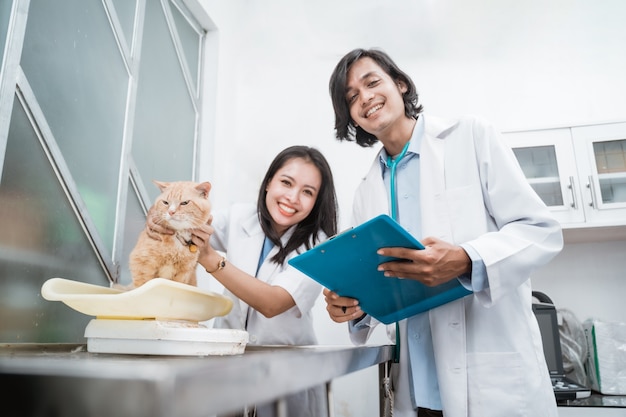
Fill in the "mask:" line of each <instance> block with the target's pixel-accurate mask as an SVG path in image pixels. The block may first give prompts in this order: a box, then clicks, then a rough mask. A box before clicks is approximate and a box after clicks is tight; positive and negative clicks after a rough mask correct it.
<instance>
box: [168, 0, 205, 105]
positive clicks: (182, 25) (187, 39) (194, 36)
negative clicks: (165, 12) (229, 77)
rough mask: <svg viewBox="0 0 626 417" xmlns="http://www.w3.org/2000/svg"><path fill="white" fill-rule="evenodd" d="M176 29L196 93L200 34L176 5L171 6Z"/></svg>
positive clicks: (196, 92)
mask: <svg viewBox="0 0 626 417" xmlns="http://www.w3.org/2000/svg"><path fill="white" fill-rule="evenodd" d="M172 15H173V16H174V22H175V23H176V31H177V32H178V36H179V37H180V41H181V43H182V45H183V49H184V51H185V58H186V61H187V66H188V67H189V71H190V72H191V78H192V79H191V82H192V88H193V91H194V93H195V94H198V61H199V59H200V56H199V55H200V34H199V33H198V32H196V30H195V29H194V28H193V26H191V25H190V24H189V22H188V21H187V19H186V18H185V16H183V15H182V14H181V12H180V10H179V9H178V8H177V7H176V6H172Z"/></svg>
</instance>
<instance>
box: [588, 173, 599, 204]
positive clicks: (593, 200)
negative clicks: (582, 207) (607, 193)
mask: <svg viewBox="0 0 626 417" xmlns="http://www.w3.org/2000/svg"><path fill="white" fill-rule="evenodd" d="M587 181H588V182H587V188H589V193H590V194H591V202H590V203H589V206H591V207H593V208H598V202H597V201H596V189H595V187H594V186H593V175H589V176H588V177H587Z"/></svg>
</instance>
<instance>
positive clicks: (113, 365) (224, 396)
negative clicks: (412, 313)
mask: <svg viewBox="0 0 626 417" xmlns="http://www.w3.org/2000/svg"><path fill="white" fill-rule="evenodd" d="M392 356H393V346H361V347H353V346H310V347H309V346H307V347H286V346H264V347H255V346H248V347H246V351H245V353H244V354H242V355H235V356H209V357H188V356H186V357H178V356H137V355H113V354H102V353H89V352H87V351H86V346H85V345H73V344H0V386H2V387H4V388H3V389H2V390H1V391H0V404H1V405H0V407H1V408H0V409H1V410H2V412H1V414H2V415H3V416H4V417H13V416H15V417H18V416H19V417H28V416H54V417H73V416H77V417H78V416H80V417H89V416H98V417H99V416H110V417H125V416H132V417H142V416H146V417H176V416H180V417H208V416H212V415H215V414H220V413H230V412H236V411H241V410H242V409H243V408H244V407H245V406H247V405H249V404H261V403H266V402H271V401H279V400H280V398H282V397H284V396H285V395H288V394H291V393H295V392H298V391H301V390H303V389H306V388H309V387H312V386H316V385H320V384H325V383H327V382H329V381H331V380H333V379H334V378H337V377H340V376H342V375H346V374H349V373H351V372H355V371H358V370H361V369H364V368H368V367H370V366H375V365H380V366H383V365H384V364H386V363H387V362H388V361H390V360H391V359H392Z"/></svg>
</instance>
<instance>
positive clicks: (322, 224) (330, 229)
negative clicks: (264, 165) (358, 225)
mask: <svg viewBox="0 0 626 417" xmlns="http://www.w3.org/2000/svg"><path fill="white" fill-rule="evenodd" d="M294 158H302V159H303V160H305V161H306V162H311V163H312V164H313V165H315V167H316V168H317V169H318V170H319V172H320V175H321V176H322V184H321V186H320V190H319V193H318V194H317V199H316V200H315V205H314V206H313V209H312V210H311V213H309V215H308V216H307V217H306V218H305V219H304V220H302V221H301V222H300V223H298V224H297V225H296V229H295V230H294V232H293V235H291V237H290V238H289V241H287V244H286V245H285V246H284V247H283V246H282V244H281V241H280V236H279V235H278V234H277V233H276V232H275V231H274V228H273V227H272V216H271V215H270V212H269V210H268V209H267V204H266V203H265V196H266V194H267V191H266V189H267V185H268V184H269V183H270V181H271V180H272V178H274V175H275V174H276V172H277V171H278V170H279V169H281V168H282V167H283V166H284V165H285V164H286V163H287V162H288V161H290V160H292V159H294ZM257 212H258V214H259V222H260V223H261V228H262V229H263V232H265V236H267V237H268V238H269V239H270V240H271V241H272V243H274V245H276V246H278V247H279V248H280V249H279V251H278V253H277V254H276V255H275V256H274V257H273V258H272V259H271V260H272V261H273V262H275V263H277V264H283V263H284V262H285V259H286V257H287V255H288V254H289V253H290V252H292V251H294V250H296V249H298V248H299V247H300V246H302V245H303V244H304V245H305V247H306V249H307V250H308V249H311V247H312V245H314V244H315V243H316V242H317V241H318V240H319V236H318V234H319V231H320V230H321V231H323V232H324V233H325V234H326V236H333V235H335V234H336V233H337V195H336V194H335V184H334V182H333V174H332V172H331V170H330V166H329V165H328V161H326V158H324V155H322V153H321V152H320V151H318V150H317V149H315V148H310V147H308V146H291V147H289V148H286V149H284V150H283V151H282V152H280V153H279V154H278V155H276V158H274V160H273V161H272V163H271V164H270V167H269V168H268V170H267V173H266V174H265V178H264V179H263V182H262V183H261V188H260V189H259V198H258V200H257Z"/></svg>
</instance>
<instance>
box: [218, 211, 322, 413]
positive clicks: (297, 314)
mask: <svg viewBox="0 0 626 417" xmlns="http://www.w3.org/2000/svg"><path fill="white" fill-rule="evenodd" d="M212 226H213V227H214V229H215V231H214V233H213V235H212V236H211V245H212V246H213V247H214V248H215V249H216V250H218V251H221V252H225V254H226V257H227V258H228V262H231V263H232V264H233V265H236V266H237V267H238V268H239V269H241V270H243V271H245V272H247V273H248V274H250V275H252V276H254V275H255V272H256V268H257V264H258V261H259V256H260V255H261V249H262V247H263V240H264V239H265V234H264V233H263V230H262V229H261V225H260V223H259V220H258V216H257V211H256V206H254V205H249V204H246V205H243V204H236V205H234V206H232V207H231V208H230V210H228V211H227V212H216V213H214V217H213V222H212ZM292 233H293V228H291V229H289V230H287V232H285V234H284V235H283V236H282V238H281V239H282V241H283V243H286V242H287V240H288V239H289V237H290V236H291V234H292ZM325 238H326V236H325V235H324V234H323V233H320V239H321V240H324V239H325ZM300 249H301V250H300V252H304V250H305V248H304V247H302V248H300ZM277 252H278V248H277V247H276V246H274V247H273V248H272V250H271V251H270V253H269V254H268V255H267V257H266V258H265V260H264V261H263V264H262V265H261V267H260V269H259V273H258V275H257V279H260V280H261V281H263V282H267V283H268V284H270V285H277V286H280V287H282V288H284V289H285V290H287V292H289V294H291V296H292V297H293V299H294V301H295V303H296V305H295V306H294V307H292V308H290V309H289V310H287V311H285V312H284V313H282V314H279V315H278V316H275V317H272V318H267V317H265V316H263V315H262V314H261V313H259V312H258V311H256V310H254V309H252V308H250V307H249V306H248V304H246V303H245V302H244V301H242V300H240V299H238V298H237V297H235V295H233V294H232V293H231V292H230V291H228V290H225V291H224V294H225V295H226V296H228V297H230V298H232V300H233V308H232V310H231V311H230V313H229V314H228V315H226V316H224V317H218V318H216V319H215V327H219V328H229V329H245V330H247V331H248V335H249V344H251V345H315V344H317V337H316V336H315V331H314V329H313V313H312V308H313V305H314V304H315V301H316V300H317V297H318V296H319V295H320V294H321V292H322V287H321V285H320V284H318V283H317V282H315V281H313V280H312V279H310V278H309V277H307V276H306V275H304V274H303V273H301V272H300V271H298V270H296V269H295V268H294V267H292V266H290V265H288V264H287V261H288V260H289V259H291V258H293V257H294V256H296V255H297V253H296V252H292V253H290V254H289V255H288V256H287V259H286V260H285V263H284V264H283V265H277V264H276V263H274V262H271V260H270V259H271V258H272V257H273V256H274V255H275V254H276V253H277ZM246 317H247V326H246ZM294 377H297V375H296V376H294ZM267 382H268V383H271V381H267ZM326 410H327V399H326V391H325V387H324V386H318V387H314V388H312V389H309V390H306V391H303V392H299V393H296V394H293V395H290V396H288V397H287V412H288V415H294V416H301V417H319V416H324V415H327V411H326ZM257 415H258V416H259V417H269V416H274V415H275V411H274V407H273V405H271V404H268V405H257Z"/></svg>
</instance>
